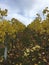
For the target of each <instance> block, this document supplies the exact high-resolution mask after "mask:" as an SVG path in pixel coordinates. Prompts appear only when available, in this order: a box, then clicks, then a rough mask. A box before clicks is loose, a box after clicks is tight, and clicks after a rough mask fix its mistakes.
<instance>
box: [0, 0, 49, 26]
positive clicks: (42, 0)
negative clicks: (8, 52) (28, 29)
mask: <svg viewBox="0 0 49 65" xmlns="http://www.w3.org/2000/svg"><path fill="white" fill-rule="evenodd" d="M47 6H48V7H49V0H15V1H14V0H4V2H3V0H2V2H1V1H0V7H1V8H2V9H5V8H7V9H8V11H9V12H8V17H7V18H8V19H11V18H12V17H15V18H17V19H18V20H20V21H22V22H23V23H24V24H25V25H28V24H29V23H30V22H31V21H32V20H33V19H34V18H35V17H36V13H40V14H41V12H42V10H43V9H44V8H45V7H47Z"/></svg>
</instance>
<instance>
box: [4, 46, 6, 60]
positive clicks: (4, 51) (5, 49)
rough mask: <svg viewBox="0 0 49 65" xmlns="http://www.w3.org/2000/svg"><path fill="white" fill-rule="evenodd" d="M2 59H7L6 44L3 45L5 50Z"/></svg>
mask: <svg viewBox="0 0 49 65" xmlns="http://www.w3.org/2000/svg"><path fill="white" fill-rule="evenodd" d="M4 59H5V60H7V46H5V50H4Z"/></svg>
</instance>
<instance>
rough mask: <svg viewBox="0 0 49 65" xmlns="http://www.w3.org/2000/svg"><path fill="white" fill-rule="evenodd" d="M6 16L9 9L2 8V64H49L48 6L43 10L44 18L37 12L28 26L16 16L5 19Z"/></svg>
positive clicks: (0, 19) (0, 55)
mask: <svg viewBox="0 0 49 65" xmlns="http://www.w3.org/2000/svg"><path fill="white" fill-rule="evenodd" d="M45 14H46V16H45ZM5 16H7V9H5V10H1V9H0V65H49V10H48V7H46V8H45V9H44V10H43V16H45V17H46V18H45V19H44V20H42V18H41V16H40V15H39V14H37V17H36V18H35V20H34V21H32V23H31V24H29V25H28V26H27V27H26V26H25V25H24V24H22V23H21V22H20V21H18V20H17V19H15V18H12V19H11V20H6V19H4V17H5ZM5 47H6V48H7V57H6V60H5V58H4V52H5Z"/></svg>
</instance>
